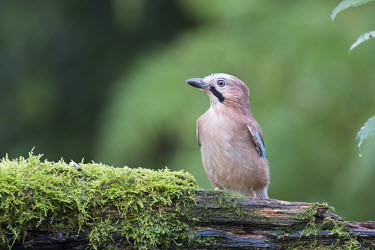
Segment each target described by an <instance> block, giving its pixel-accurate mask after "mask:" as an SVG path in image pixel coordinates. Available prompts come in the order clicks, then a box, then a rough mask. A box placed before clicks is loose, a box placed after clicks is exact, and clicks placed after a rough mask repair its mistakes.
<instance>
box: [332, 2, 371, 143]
mask: <svg viewBox="0 0 375 250" xmlns="http://www.w3.org/2000/svg"><path fill="white" fill-rule="evenodd" d="M371 1H374V0H344V1H342V2H341V3H340V4H339V5H337V7H336V8H335V9H334V10H333V11H332V14H331V19H332V20H334V19H335V18H336V15H337V14H338V13H339V12H341V11H343V10H346V9H348V8H350V7H357V6H360V5H363V4H366V3H368V2H371ZM374 36H375V30H373V31H370V32H367V33H364V34H362V35H360V36H359V37H358V39H357V41H355V42H354V43H353V44H352V45H351V46H350V49H349V50H353V49H354V48H355V47H357V46H358V45H360V44H361V43H363V42H365V41H367V40H369V39H371V38H374ZM373 135H375V116H373V117H371V118H370V119H368V120H367V122H366V123H365V124H364V125H363V126H362V128H361V129H360V130H359V131H358V133H357V140H359V143H358V148H360V147H361V144H362V142H363V141H364V140H366V139H367V138H369V137H371V136H373Z"/></svg>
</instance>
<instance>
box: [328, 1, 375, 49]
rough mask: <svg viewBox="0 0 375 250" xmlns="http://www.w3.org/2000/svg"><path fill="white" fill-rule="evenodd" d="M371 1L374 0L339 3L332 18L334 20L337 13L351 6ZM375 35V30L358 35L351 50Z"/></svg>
mask: <svg viewBox="0 0 375 250" xmlns="http://www.w3.org/2000/svg"><path fill="white" fill-rule="evenodd" d="M371 1H374V0H344V1H342V2H341V3H340V4H339V5H337V7H336V8H335V9H334V10H333V11H332V14H331V19H332V20H334V19H335V18H336V15H337V14H338V13H339V12H341V11H343V10H346V9H348V8H350V7H357V6H360V5H363V4H366V3H368V2H371ZM374 36H375V30H373V31H370V32H367V33H364V34H362V35H360V36H359V37H358V39H357V41H355V42H354V43H353V44H352V45H351V46H350V49H349V50H353V49H354V48H355V47H357V46H358V45H360V44H361V43H363V42H365V41H367V40H369V39H371V38H373V37H374Z"/></svg>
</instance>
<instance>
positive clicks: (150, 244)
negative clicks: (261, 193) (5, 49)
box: [0, 154, 375, 249]
mask: <svg viewBox="0 0 375 250" xmlns="http://www.w3.org/2000/svg"><path fill="white" fill-rule="evenodd" d="M40 157H41V156H33V155H31V154H30V156H29V158H28V159H23V158H20V159H17V160H12V161H11V160H9V159H7V158H4V159H3V160H2V161H1V162H0V195H1V201H2V202H1V204H0V223H1V231H0V244H1V247H9V248H12V249H29V248H30V249H84V248H93V249H103V248H105V249H107V248H120V249H123V248H147V249H149V248H184V249H193V248H199V249H208V248H224V249H227V248H243V249H252V248H254V249H257V248H269V249H284V248H304V249H309V248H310V249H316V248H319V247H320V248H328V247H329V248H348V249H356V248H374V247H375V222H345V221H343V220H342V219H341V218H340V217H339V216H337V215H334V214H332V213H330V212H329V206H328V205H327V204H320V203H306V202H289V201H281V200H274V199H260V200H256V199H255V200H254V199H248V198H244V197H241V196H237V195H235V194H232V193H227V192H222V191H202V190H197V186H196V183H195V180H194V178H193V177H192V176H191V175H189V174H188V173H184V172H181V171H180V172H171V171H169V170H167V169H165V170H162V171H153V170H147V169H130V168H127V167H124V168H113V167H109V166H106V165H103V164H95V163H92V164H80V166H79V171H78V168H77V166H69V165H68V164H66V163H65V162H63V161H60V162H48V161H44V162H42V161H40Z"/></svg>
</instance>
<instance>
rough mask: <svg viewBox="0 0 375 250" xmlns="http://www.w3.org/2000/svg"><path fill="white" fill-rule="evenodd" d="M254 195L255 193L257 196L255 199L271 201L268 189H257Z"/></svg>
mask: <svg viewBox="0 0 375 250" xmlns="http://www.w3.org/2000/svg"><path fill="white" fill-rule="evenodd" d="M254 193H255V196H253V197H256V198H258V199H262V198H263V199H269V197H268V187H264V188H261V189H256V190H254Z"/></svg>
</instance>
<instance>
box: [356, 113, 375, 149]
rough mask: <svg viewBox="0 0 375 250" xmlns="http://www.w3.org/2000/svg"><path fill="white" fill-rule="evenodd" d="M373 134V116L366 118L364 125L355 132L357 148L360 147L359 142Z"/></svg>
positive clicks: (374, 127)
mask: <svg viewBox="0 0 375 250" xmlns="http://www.w3.org/2000/svg"><path fill="white" fill-rule="evenodd" d="M373 135H375V116H373V117H371V118H370V119H368V120H367V122H366V123H365V125H363V126H362V128H361V129H360V130H359V131H358V133H357V140H359V143H358V148H359V147H361V144H362V142H363V141H364V140H366V139H367V138H369V137H371V136H373Z"/></svg>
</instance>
